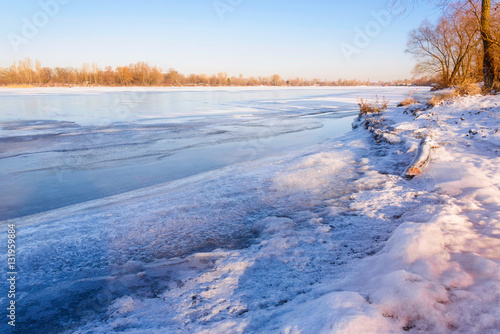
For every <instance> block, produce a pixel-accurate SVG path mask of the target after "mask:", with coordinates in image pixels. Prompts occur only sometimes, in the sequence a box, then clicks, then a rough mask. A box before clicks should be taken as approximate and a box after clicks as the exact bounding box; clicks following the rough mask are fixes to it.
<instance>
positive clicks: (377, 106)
mask: <svg viewBox="0 0 500 334" xmlns="http://www.w3.org/2000/svg"><path fill="white" fill-rule="evenodd" d="M388 105H389V101H388V100H387V99H386V98H385V97H383V98H382V100H379V98H378V96H376V97H375V98H374V99H373V100H371V101H368V100H364V99H358V106H359V116H362V115H367V114H374V113H381V112H382V111H384V110H385V109H387V107H388Z"/></svg>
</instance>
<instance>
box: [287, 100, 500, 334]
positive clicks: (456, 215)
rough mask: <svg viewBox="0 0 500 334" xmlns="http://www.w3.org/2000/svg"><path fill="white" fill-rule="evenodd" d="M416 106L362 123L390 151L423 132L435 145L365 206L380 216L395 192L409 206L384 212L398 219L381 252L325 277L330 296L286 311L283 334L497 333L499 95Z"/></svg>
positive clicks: (411, 145)
mask: <svg viewBox="0 0 500 334" xmlns="http://www.w3.org/2000/svg"><path fill="white" fill-rule="evenodd" d="M415 109H416V108H415V107H411V108H410V109H409V110H407V114H406V115H405V113H404V112H403V111H405V108H397V109H392V110H391V111H390V112H386V113H384V115H383V116H381V117H377V116H375V117H374V119H375V122H371V123H370V125H373V124H374V123H375V124H378V125H379V126H378V129H376V130H375V133H376V134H377V137H378V138H379V139H380V140H387V141H388V142H392V143H394V144H395V145H394V148H393V150H397V149H403V150H406V151H407V152H411V151H415V150H416V147H417V145H418V142H419V141H420V138H422V136H425V135H431V136H432V137H433V139H434V140H436V141H437V142H438V143H439V144H440V148H439V149H436V150H435V151H434V152H433V153H432V154H433V155H432V156H433V159H432V163H431V164H430V166H429V167H428V168H427V169H426V170H425V172H424V174H423V175H421V176H419V177H417V178H414V179H413V180H411V181H406V180H403V179H399V180H398V181H397V182H396V183H395V184H391V185H390V186H387V185H386V186H384V187H383V188H382V189H381V190H380V195H379V196H378V197H377V203H376V204H374V205H373V206H372V207H371V208H370V211H371V214H372V215H380V214H382V212H383V211H382V210H384V209H387V208H389V207H390V206H393V205H394V201H395V200H396V202H399V201H398V198H399V197H412V196H413V197H414V198H415V199H414V201H415V202H416V203H417V205H413V206H412V207H407V208H406V210H405V212H404V214H403V215H401V216H396V217H394V216H393V217H392V219H397V220H398V221H399V222H400V225H399V227H398V228H397V229H396V230H395V231H394V233H392V235H391V237H390V239H389V240H388V241H387V243H385V245H384V248H383V249H382V251H380V252H379V253H377V254H376V255H374V256H373V257H371V258H366V259H364V260H363V261H361V262H360V263H358V264H357V266H358V268H357V269H355V270H353V271H352V273H350V274H349V275H348V276H347V277H346V278H345V279H344V280H342V281H340V282H335V283H333V284H332V286H335V287H336V288H337V289H338V290H339V291H338V292H332V293H330V294H326V295H325V296H322V297H320V298H318V299H316V300H313V301H310V302H308V303H305V304H303V305H301V306H299V307H298V308H297V309H296V310H294V311H293V313H292V314H291V316H290V314H287V315H285V316H284V317H283V318H282V319H281V320H280V321H279V323H281V326H280V329H281V331H282V332H285V333H320V332H322V333H331V332H333V333H396V332H403V331H409V332H426V333H500V133H499V127H500V119H499V118H498V115H499V110H500V98H499V97H469V98H461V99H459V100H457V101H455V102H452V103H446V104H445V105H442V106H439V107H436V108H434V109H431V110H430V111H425V112H422V111H416V112H415V116H413V115H412V113H411V110H415ZM494 115H497V116H494ZM396 143H399V144H396ZM398 188H399V191H396V189H398ZM394 195H397V198H395V197H394ZM363 197H364V198H363ZM367 203H370V197H367V196H360V197H359V198H358V199H357V200H356V201H355V202H354V203H353V204H354V205H356V206H362V205H364V206H365V207H366V204H367ZM311 311H312V312H311Z"/></svg>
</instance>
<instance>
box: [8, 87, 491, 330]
mask: <svg viewBox="0 0 500 334" xmlns="http://www.w3.org/2000/svg"><path fill="white" fill-rule="evenodd" d="M394 102H399V101H393V103H394ZM496 103H500V99H498V98H495V97H485V98H479V97H476V98H467V99H462V100H460V101H459V102H456V103H454V104H451V105H446V106H441V107H437V108H434V109H432V110H430V111H425V112H419V111H415V112H414V113H415V115H413V113H412V112H411V111H408V112H407V113H405V110H406V109H405V108H395V107H394V108H392V109H390V110H389V111H387V112H385V113H384V115H383V116H381V117H377V116H376V117H374V121H373V122H372V123H370V124H372V125H373V131H374V133H375V136H374V135H373V133H372V132H370V131H367V130H366V129H365V128H364V127H358V128H356V129H355V130H354V131H352V132H351V133H348V134H346V135H343V136H341V137H339V138H334V139H331V140H329V141H327V142H324V143H323V144H321V145H317V146H312V147H308V148H302V149H300V150H298V151H294V152H288V153H286V154H281V155H279V156H274V157H267V158H264V159H260V160H258V161H254V162H249V163H244V164H239V165H233V166H230V167H226V168H224V169H221V170H218V171H213V172H209V173H205V174H200V175H198V176H195V177H190V178H188V179H183V180H177V181H174V182H170V183H168V184H163V185H160V186H156V187H153V188H149V189H143V190H138V191H134V192H131V193H128V194H121V195H118V196H115V197H109V198H105V199H100V200H98V201H92V202H87V203H81V204H78V205H75V206H70V207H66V208H63V209H58V210H55V211H51V212H46V213H42V214H38V215H35V216H31V217H24V218H20V219H16V220H14V221H15V222H16V223H17V225H18V243H19V245H22V247H21V248H20V253H19V255H18V262H19V263H18V265H19V271H20V272H21V273H22V275H20V277H21V279H20V281H19V284H20V286H19V291H21V294H20V296H19V307H20V308H19V310H20V317H19V319H20V320H19V324H20V325H23V326H24V327H23V329H25V330H26V331H27V332H28V331H31V332H46V333H51V332H54V333H58V332H67V333H110V332H126V333H332V332H333V333H377V332H378V333H399V332H404V331H405V330H408V331H410V332H419V331H420V332H431V333H440V332H442V333H447V332H457V333H485V332H486V333H495V332H499V329H500V327H499V324H498V322H497V319H498V314H495V312H499V311H498V304H499V300H500V299H499V294H500V286H499V283H498V282H499V281H500V277H499V269H498V264H499V257H500V256H499V249H500V248H499V247H498V246H499V242H498V241H499V239H498V237H499V235H500V231H499V228H500V222H499V214H498V211H499V210H498V208H499V206H500V198H499V183H500V180H499V176H498V175H499V173H498V172H499V171H498V169H499V166H500V164H499V162H500V161H499V144H500V143H499V133H498V127H499V125H500V123H499V122H498V118H496V117H494V116H493V115H491V114H489V113H486V112H478V111H476V110H475V109H484V108H490V107H491V109H488V111H490V112H493V113H496V114H498V109H500V108H498V107H497V104H496ZM471 130H472V131H471ZM429 131H431V134H432V136H433V139H434V140H435V141H436V142H437V143H438V144H439V145H440V148H439V149H436V150H434V152H433V153H432V154H433V160H432V161H431V163H430V165H429V166H427V168H426V169H425V171H424V173H423V174H422V175H421V176H418V177H416V178H414V179H412V180H408V179H406V178H404V177H403V176H402V174H403V173H404V171H405V169H406V167H407V166H408V165H409V164H410V162H411V161H412V160H413V158H414V155H415V152H416V150H417V147H418V144H419V142H420V139H421V137H423V136H426V135H428V134H429ZM2 235H5V234H2ZM2 242H3V241H2ZM0 260H1V259H0ZM1 261H3V260H1ZM4 262H5V261H4ZM3 297H4V296H0V298H3ZM0 326H3V324H1V325H0ZM0 328H2V327H0Z"/></svg>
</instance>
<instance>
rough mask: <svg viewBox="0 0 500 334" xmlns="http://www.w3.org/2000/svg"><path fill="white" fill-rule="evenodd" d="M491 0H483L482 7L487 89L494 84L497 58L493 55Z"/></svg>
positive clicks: (484, 66)
mask: <svg viewBox="0 0 500 334" xmlns="http://www.w3.org/2000/svg"><path fill="white" fill-rule="evenodd" d="M490 12H491V0H482V7H481V38H482V39H483V48H484V57H483V74H484V86H485V88H486V89H488V88H491V87H492V86H493V80H494V78H495V73H496V71H495V59H494V55H493V52H494V50H493V46H494V44H493V42H492V41H493V37H492V35H491V29H490Z"/></svg>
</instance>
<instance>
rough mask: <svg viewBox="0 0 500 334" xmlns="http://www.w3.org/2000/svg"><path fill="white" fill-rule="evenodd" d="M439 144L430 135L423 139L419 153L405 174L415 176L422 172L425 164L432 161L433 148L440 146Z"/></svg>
mask: <svg viewBox="0 0 500 334" xmlns="http://www.w3.org/2000/svg"><path fill="white" fill-rule="evenodd" d="M438 147H439V146H438V144H437V143H436V142H434V141H433V140H432V139H431V138H430V137H426V138H424V139H422V141H421V142H420V145H419V146H418V151H417V155H416V156H415V159H413V162H412V163H411V165H410V166H409V167H408V168H407V169H406V171H405V173H404V175H405V176H406V177H414V176H417V175H420V174H422V171H423V169H424V168H425V166H427V165H428V164H429V162H430V161H431V151H432V149H433V148H438Z"/></svg>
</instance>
